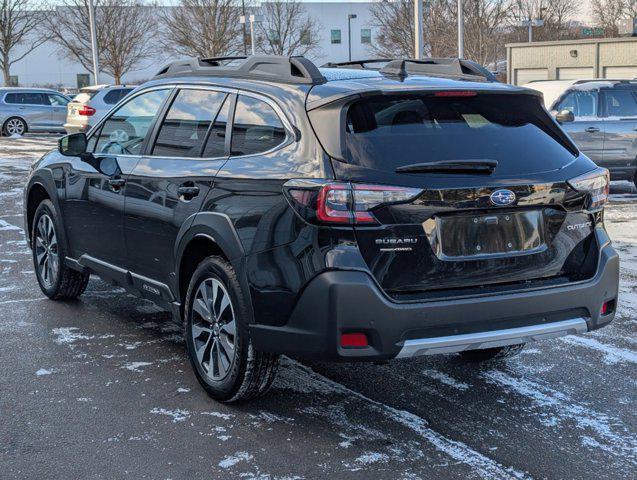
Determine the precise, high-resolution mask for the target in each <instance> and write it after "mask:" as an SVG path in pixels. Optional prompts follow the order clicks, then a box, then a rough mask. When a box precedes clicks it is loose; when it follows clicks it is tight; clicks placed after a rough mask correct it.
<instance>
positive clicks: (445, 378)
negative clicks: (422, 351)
mask: <svg viewBox="0 0 637 480" xmlns="http://www.w3.org/2000/svg"><path fill="white" fill-rule="evenodd" d="M422 374H423V375H424V376H426V377H429V378H431V379H433V380H438V381H439V382H440V383H442V384H444V385H447V386H448V387H452V388H455V389H456V390H460V391H463V392H464V391H466V390H469V388H471V385H469V384H468V383H464V382H461V381H458V380H456V379H455V378H453V377H451V376H450V375H447V374H446V373H443V372H440V371H438V370H434V369H430V368H428V369H425V370H423V371H422Z"/></svg>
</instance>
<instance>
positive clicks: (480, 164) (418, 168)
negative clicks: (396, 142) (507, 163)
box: [396, 160, 498, 175]
mask: <svg viewBox="0 0 637 480" xmlns="http://www.w3.org/2000/svg"><path fill="white" fill-rule="evenodd" d="M497 166H498V161H497V160H441V161H439V162H427V163H412V164H411V165H403V166H402V167H398V168H397V169H396V173H421V172H427V173H481V174H487V175H488V174H491V173H493V171H494V170H495V168H496V167H497Z"/></svg>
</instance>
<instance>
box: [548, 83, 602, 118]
mask: <svg viewBox="0 0 637 480" xmlns="http://www.w3.org/2000/svg"><path fill="white" fill-rule="evenodd" d="M598 96H599V94H598V92H596V91H577V90H575V91H572V92H570V93H569V94H568V95H566V97H564V99H563V100H562V101H561V102H560V104H559V106H558V107H557V111H559V112H561V111H562V110H568V111H570V112H573V115H575V118H577V117H597V116H598V115H597V99H598Z"/></svg>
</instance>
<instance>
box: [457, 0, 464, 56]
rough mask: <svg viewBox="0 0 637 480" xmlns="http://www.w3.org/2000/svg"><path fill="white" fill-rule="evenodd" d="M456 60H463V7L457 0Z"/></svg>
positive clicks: (459, 0)
mask: <svg viewBox="0 0 637 480" xmlns="http://www.w3.org/2000/svg"><path fill="white" fill-rule="evenodd" d="M458 58H464V7H463V5H462V0H458Z"/></svg>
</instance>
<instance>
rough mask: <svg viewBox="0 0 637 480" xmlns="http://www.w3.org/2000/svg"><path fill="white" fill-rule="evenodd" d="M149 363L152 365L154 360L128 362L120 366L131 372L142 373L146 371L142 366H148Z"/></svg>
mask: <svg viewBox="0 0 637 480" xmlns="http://www.w3.org/2000/svg"><path fill="white" fill-rule="evenodd" d="M149 365H152V362H127V363H125V364H124V365H122V366H121V367H119V368H124V369H126V370H130V371H131V372H138V373H142V372H143V371H144V370H143V369H142V367H148V366H149Z"/></svg>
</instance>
